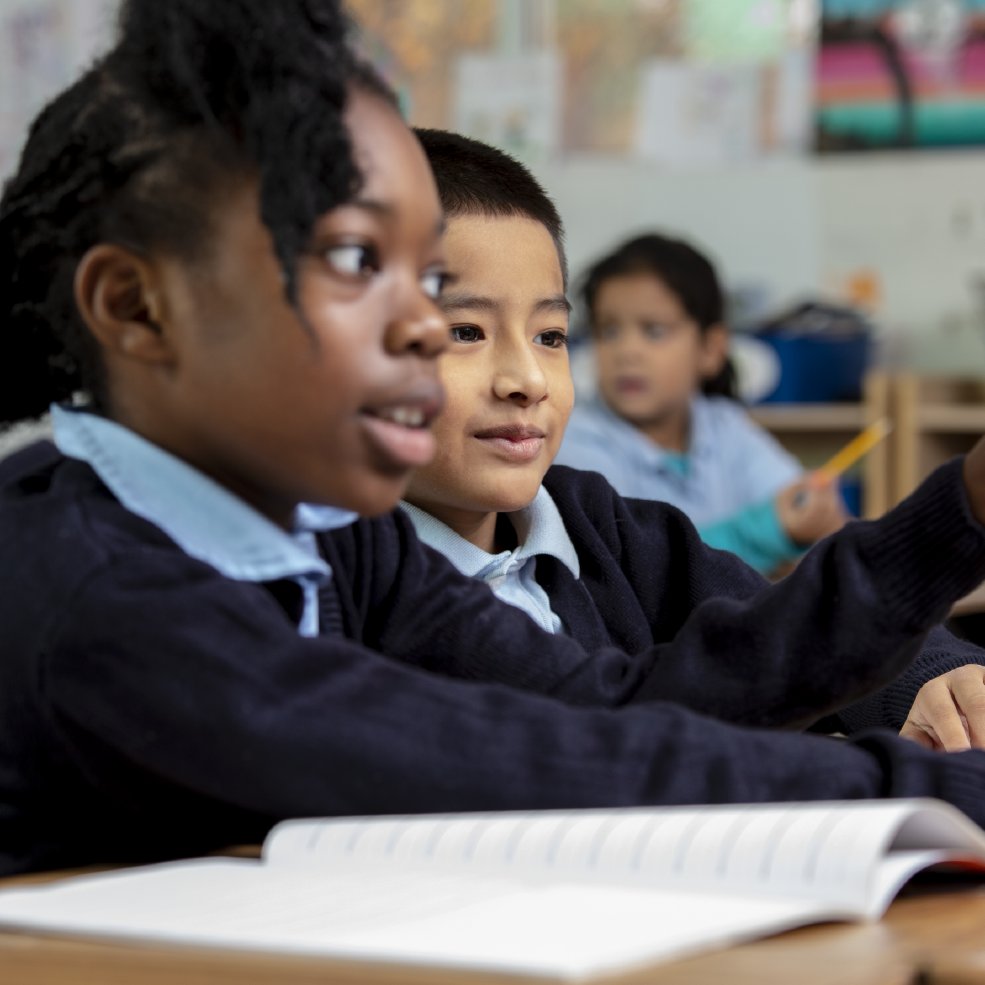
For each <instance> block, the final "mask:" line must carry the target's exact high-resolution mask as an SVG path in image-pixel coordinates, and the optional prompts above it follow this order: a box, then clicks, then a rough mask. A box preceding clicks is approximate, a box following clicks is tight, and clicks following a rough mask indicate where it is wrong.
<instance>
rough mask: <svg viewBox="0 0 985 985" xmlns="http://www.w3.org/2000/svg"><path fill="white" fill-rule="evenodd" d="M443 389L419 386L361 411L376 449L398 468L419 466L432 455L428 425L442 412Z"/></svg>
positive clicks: (433, 446)
mask: <svg viewBox="0 0 985 985" xmlns="http://www.w3.org/2000/svg"><path fill="white" fill-rule="evenodd" d="M443 403H444V392H443V390H442V389H441V387H440V386H438V385H436V384H435V385H430V384H429V385H427V386H422V387H420V388H418V389H417V390H415V391H414V392H413V393H412V394H405V395H403V396H402V397H401V398H399V399H397V400H394V401H393V402H392V403H387V404H381V405H379V406H376V407H372V408H365V409H364V410H363V411H362V415H361V417H362V421H363V426H364V428H365V430H366V434H367V435H368V437H369V439H370V442H371V443H372V444H373V445H374V446H375V448H376V450H377V452H379V453H381V454H382V455H383V457H384V458H386V459H388V460H389V462H390V464H391V465H393V466H395V467H397V468H399V469H414V468H420V466H422V465H427V463H428V462H430V461H431V459H432V458H434V453H435V439H434V435H433V434H432V433H431V430H430V429H431V424H432V423H433V422H434V419H435V418H436V417H437V416H438V413H439V412H440V411H441V407H442V405H443Z"/></svg>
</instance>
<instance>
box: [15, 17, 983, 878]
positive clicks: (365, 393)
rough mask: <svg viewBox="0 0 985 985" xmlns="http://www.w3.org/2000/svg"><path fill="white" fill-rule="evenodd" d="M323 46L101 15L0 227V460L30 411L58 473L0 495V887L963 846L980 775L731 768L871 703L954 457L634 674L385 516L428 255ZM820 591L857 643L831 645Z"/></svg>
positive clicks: (914, 765)
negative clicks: (488, 836) (650, 815)
mask: <svg viewBox="0 0 985 985" xmlns="http://www.w3.org/2000/svg"><path fill="white" fill-rule="evenodd" d="M346 31H347V25H346V22H345V19H344V17H343V16H342V14H341V12H340V10H339V9H338V6H337V4H336V3H335V2H332V0H277V3H256V2H253V0H169V2H168V3H161V2H160V0H128V2H127V3H125V5H124V7H123V11H122V17H121V27H120V35H119V40H118V42H117V44H116V46H115V47H114V48H113V49H112V50H111V52H110V53H109V54H108V55H107V56H105V57H104V58H103V59H102V60H101V61H99V62H98V63H97V64H96V65H94V66H93V68H92V69H90V70H89V71H88V72H87V73H86V74H85V75H84V76H83V78H82V79H80V80H79V81H78V82H77V83H76V84H75V85H74V86H72V87H71V88H70V89H68V90H67V91H65V92H64V93H62V94H61V95H60V96H58V97H57V98H56V99H55V100H54V102H53V103H52V104H51V105H50V106H49V107H48V108H47V109H46V110H45V111H43V112H42V114H41V115H40V117H39V118H38V120H37V121H36V123H35V124H34V126H33V128H32V131H31V134H30V136H29V139H28V141H27V144H26V147H25V150H24V153H23V157H22V160H21V163H20V167H19V169H18V172H17V173H16V174H15V175H14V177H13V179H12V180H11V182H10V183H9V184H8V186H7V188H6V190H5V192H4V195H3V197H2V199H0V278H2V280H0V315H2V318H0V347H2V352H0V375H2V381H0V384H2V385H0V401H2V403H0V422H2V423H3V424H11V423H14V422H17V421H20V420H23V419H26V418H29V417H31V416H33V415H37V414H39V413H42V412H44V411H45V410H46V409H47V408H48V407H49V406H52V405H53V409H52V415H53V427H54V435H55V444H54V445H52V444H50V443H47V442H40V443H37V444H34V445H31V446H29V447H27V448H25V449H23V450H22V451H20V452H18V453H16V454H14V455H13V456H11V457H9V458H7V459H5V460H4V461H3V462H2V463H0V544H2V546H3V558H4V562H5V563H4V565H3V567H2V568H0V635H2V638H3V659H2V660H0V873H12V872H17V871H23V870H29V869H40V868H55V867H65V866H75V865H82V864H90V863H96V862H103V863H105V862H125V861H136V860H148V859H152V858H166V857H178V856H186V855H188V854H191V853H201V852H205V851H209V850H213V849H217V848H220V847H222V846H225V845H229V844H233V843H249V842H255V841H258V840H260V838H261V837H262V836H263V834H264V833H265V832H266V830H267V829H268V828H269V827H270V825H271V824H272V823H274V822H275V821H277V820H279V819H282V818H285V817H290V816H308V815H323V814H372V813H381V812H394V811H397V812H421V811H454V810H479V809H485V810H495V809H506V808H540V807H576V806H589V805H592V806H598V805H617V804H650V803H652V804H655V803H668V804H669V803H697V802H721V801H726V800H733V801H739V800H741V801H762V800H778V799H798V800H799V799H820V798H829V797H874V796H904V795H919V794H932V795H936V796H940V797H943V798H946V799H949V800H951V801H952V802H954V803H955V804H957V805H958V806H959V807H962V808H963V809H965V810H966V811H967V812H968V813H969V814H971V815H972V816H973V817H975V818H976V819H977V820H979V821H985V807H983V805H985V754H983V753H981V752H979V751H977V750H972V751H969V752H964V753H958V754H955V755H952V756H943V755H940V754H938V753H935V752H932V751H929V750H926V749H922V748H920V747H918V746H917V745H916V744H914V743H908V742H905V741H903V740H901V739H899V738H897V737H895V736H892V735H891V734H883V733H872V734H869V735H866V736H864V737H859V738H858V739H855V738H852V739H849V740H845V741H843V742H836V741H833V740H829V739H826V738H823V737H818V736H807V735H800V734H794V733H789V734H787V733H783V732H778V731H775V730H774V729H772V728H769V729H768V728H765V727H766V726H788V727H795V726H798V725H803V724H805V723H807V722H809V721H813V720H815V719H816V718H817V717H819V716H820V715H823V714H825V713H826V712H828V711H830V710H832V709H833V708H835V707H837V706H839V705H840V704H841V703H843V702H845V701H848V700H851V699H853V698H856V697H858V696H860V695H861V694H862V693H864V692H865V691H866V690H868V689H870V688H872V687H874V686H875V685H877V684H879V683H882V682H883V681H885V680H887V679H888V678H889V677H891V676H892V675H894V674H895V673H897V672H899V671H900V670H901V669H902V668H903V667H904V666H906V664H907V662H908V661H909V660H910V659H911V657H912V656H913V654H914V653H915V652H916V651H917V649H918V648H919V644H920V639H921V637H922V634H923V633H924V632H925V631H926V630H927V629H928V628H929V627H930V626H932V625H933V624H934V623H935V622H936V621H937V620H938V619H939V618H940V616H941V614H942V613H943V611H944V610H945V609H946V608H947V606H948V605H949V603H950V602H951V601H952V600H953V599H955V598H957V597H959V596H960V595H961V594H963V593H964V592H966V591H967V590H968V589H969V588H970V587H971V585H972V584H973V583H974V582H976V581H977V580H979V579H981V578H982V577H985V560H983V559H985V550H983V547H985V531H983V530H982V528H981V526H980V524H979V519H978V518H980V517H982V516H985V475H983V473H985V448H983V449H979V450H977V451H976V452H975V453H972V455H970V456H969V457H968V459H966V460H965V462H964V464H963V465H961V464H954V465H952V466H950V467H948V468H946V469H945V470H943V471H942V472H941V473H939V474H937V475H936V476H935V477H934V478H933V479H931V480H930V482H929V483H928V484H927V485H926V486H925V487H924V488H923V489H922V490H921V491H920V492H919V493H918V494H917V495H916V496H915V497H914V498H913V500H911V501H910V502H909V503H908V504H907V505H906V506H904V507H902V508H901V509H900V511H898V512H897V513H896V514H895V515H894V516H891V517H889V518H887V519H886V520H885V521H882V522H881V525H880V524H874V525H871V526H865V525H859V529H858V530H857V531H855V532H853V533H852V534H851V535H850V536H847V537H844V538H842V539H840V540H839V541H838V543H837V545H836V546H832V547H830V548H828V549H825V548H824V546H823V545H822V547H821V548H819V549H818V551H817V552H812V555H811V558H810V559H809V560H808V562H806V563H805V564H804V565H803V566H802V567H801V570H799V571H798V572H797V579H796V580H794V579H787V581H786V583H783V584H780V585H777V586H773V587H771V588H767V589H765V590H764V591H763V592H761V593H758V594H757V595H756V596H755V597H754V598H750V599H746V600H734V599H733V600H723V601H720V602H719V601H716V600H715V599H709V600H708V601H707V602H705V603H704V604H703V605H701V606H699V607H697V608H696V609H695V611H694V612H693V613H691V614H689V615H688V617H687V618H686V619H684V620H682V624H681V626H680V628H679V631H678V632H677V634H676V635H675V637H674V638H673V639H672V640H669V641H665V642H663V643H661V644H659V645H654V646H650V647H644V648H641V649H640V650H639V652H634V653H632V654H626V653H622V652H620V651H619V650H617V649H615V648H613V647H601V648H599V649H597V650H594V651H592V652H591V653H589V652H588V651H586V650H585V649H584V648H582V647H580V646H578V645H577V644H575V643H574V642H573V641H572V640H570V639H567V638H565V637H563V636H556V635H551V634H548V633H544V632H543V631H541V630H540V629H539V628H537V627H536V626H535V624H534V623H533V622H532V621H531V620H530V619H529V618H528V617H527V616H526V615H525V614H523V613H522V612H519V611H517V610H516V609H514V608H512V607H510V606H506V605H503V604H501V603H499V602H497V601H496V600H495V599H494V597H493V596H492V594H491V593H490V592H489V591H488V589H486V588H485V587H484V586H481V585H477V584H476V583H474V582H473V581H471V580H469V579H467V578H464V577H462V576H461V575H459V574H458V573H457V572H456V571H455V570H454V569H453V568H452V567H451V566H450V565H449V563H448V562H447V561H446V560H445V559H444V558H442V557H440V556H439V555H437V554H436V553H434V552H432V551H430V550H428V549H427V548H425V547H424V546H423V545H421V544H420V542H419V541H418V540H417V539H416V537H415V535H414V533H413V529H412V527H411V525H410V523H409V521H407V520H406V519H403V518H401V517H400V516H399V515H395V514H393V513H392V512H387V511H389V510H391V508H392V507H393V506H394V505H395V504H396V502H397V501H398V499H399V497H400V496H401V495H402V493H403V492H404V489H405V487H406V484H407V481H408V478H409V474H410V471H411V469H412V468H413V467H415V466H418V465H421V464H423V462H424V461H426V460H427V459H428V458H430V456H431V454H432V453H433V451H434V438H433V436H432V435H431V433H430V430H429V425H430V424H431V422H432V420H433V418H434V416H435V415H436V413H437V412H438V410H439V408H440V405H441V400H442V397H441V389H440V386H439V384H438V379H437V374H436V366H435V363H436V357H437V355H438V354H439V353H440V352H441V350H442V348H443V347H444V346H445V344H446V339H447V326H446V323H445V322H444V320H443V319H442V317H441V315H440V312H439V311H438V309H437V308H436V307H435V303H434V302H435V299H436V297H437V295H438V293H439V291H440V287H441V282H442V278H443V262H442V252H441V242H440V232H441V226H442V217H441V211H440V208H439V204H438V198H437V195H436V192H435V189H434V184H433V180H432V178H431V175H430V173H429V171H428V169H427V166H426V161H425V158H424V156H423V154H422V152H421V150H420V147H419V145H418V144H417V142H416V141H415V139H414V137H413V135H412V134H411V132H410V131H409V130H408V129H407V127H406V126H405V125H404V123H403V122H402V121H401V119H400V117H399V115H398V113H397V112H396V110H395V109H394V105H393V101H392V99H391V98H390V96H389V94H388V92H387V90H386V87H385V86H384V85H383V84H382V83H380V82H379V81H378V79H377V78H376V76H375V75H374V74H373V73H372V72H371V71H370V70H369V69H367V68H366V67H365V66H363V65H362V64H361V63H360V62H359V61H358V59H357V58H355V57H354V56H353V55H352V54H351V52H350V50H349V48H348V46H347V44H346ZM350 511H355V512H358V513H360V514H362V515H363V517H366V518H363V519H358V518H356V517H355V516H354V515H353V512H350ZM671 527H672V528H673V529H669V531H668V535H669V536H671V537H673V538H674V539H675V540H676V541H677V542H678V543H679V544H680V546H681V549H682V551H683V552H685V553H686V552H687V551H701V550H703V548H702V547H701V545H700V542H699V541H698V540H697V538H696V537H695V536H694V534H693V531H692V530H691V529H690V527H688V526H687V525H686V524H676V525H675V524H674V523H671ZM942 553H943V554H944V555H946V558H947V560H946V563H944V562H942V561H941V560H940V556H941V554H942ZM915 566H920V567H922V569H923V579H922V580H920V579H916V578H914V577H913V576H912V575H909V576H908V575H907V572H911V571H912V570H913V569H914V567H915ZM825 570H838V572H839V574H840V575H841V586H842V589H843V591H844V592H845V593H861V594H863V595H864V594H867V593H868V594H871V593H875V594H876V595H878V596H879V597H880V598H882V597H883V596H884V597H885V598H886V599H887V600H888V601H887V602H886V603H885V605H884V606H883V607H882V609H881V611H882V613H883V615H884V623H885V624H884V625H883V624H880V625H879V626H878V627H874V628H873V629H872V630H871V631H866V632H865V633H860V632H859V630H858V627H853V626H845V625H839V624H836V621H835V620H832V619H831V618H830V617H831V615H832V613H833V612H837V611H839V610H838V608H837V605H836V601H837V600H835V599H831V598H827V597H825V596H824V595H823V593H821V592H820V591H819V590H818V588H819V585H820V576H819V573H820V572H822V571H825ZM822 654H823V656H824V661H823V662H821V661H819V660H818V659H817V658H818V657H819V656H820V655H822Z"/></svg>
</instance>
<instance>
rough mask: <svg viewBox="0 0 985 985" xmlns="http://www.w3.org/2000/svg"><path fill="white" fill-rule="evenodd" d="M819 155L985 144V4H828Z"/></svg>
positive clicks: (831, 0) (821, 58)
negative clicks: (828, 152)
mask: <svg viewBox="0 0 985 985" xmlns="http://www.w3.org/2000/svg"><path fill="white" fill-rule="evenodd" d="M821 13H822V20H821V34H820V45H819V50H818V56H817V70H816V102H817V120H816V121H817V148H818V150H820V151H841V150H866V149H879V148H897V149H899V148H919V147H956V146H967V145H981V144H985V0H895V2H893V0H824V3H823V4H822V9H821Z"/></svg>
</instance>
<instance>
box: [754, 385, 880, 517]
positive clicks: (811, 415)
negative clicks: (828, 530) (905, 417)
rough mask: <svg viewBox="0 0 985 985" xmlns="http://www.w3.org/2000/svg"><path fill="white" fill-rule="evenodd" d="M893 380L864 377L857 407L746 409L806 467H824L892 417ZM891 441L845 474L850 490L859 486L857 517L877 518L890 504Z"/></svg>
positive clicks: (796, 405)
mask: <svg viewBox="0 0 985 985" xmlns="http://www.w3.org/2000/svg"><path fill="white" fill-rule="evenodd" d="M891 384H892V380H891V378H890V377H889V376H888V375H886V374H884V373H881V372H870V373H869V374H868V375H867V376H866V379H865V385H864V395H863V399H862V400H861V401H860V402H858V403H824V404H805V403H790V404H772V403H767V404H759V405H758V406H755V407H751V408H750V410H749V413H750V415H751V416H752V418H753V420H755V421H756V422H758V423H759V424H760V425H762V426H763V427H764V428H766V430H767V431H769V432H770V433H771V434H772V435H773V436H774V437H775V438H776V439H777V440H778V441H779V442H780V444H782V445H783V446H784V448H786V449H787V450H788V451H789V452H791V454H793V455H796V456H797V458H798V459H800V461H801V462H803V464H804V466H805V468H808V469H810V468H816V467H818V466H819V465H822V464H823V463H824V462H825V461H827V459H828V458H830V457H831V456H832V455H833V454H834V453H835V452H836V451H838V449H839V448H841V447H842V446H843V445H845V444H847V443H848V442H849V441H850V440H851V439H852V438H854V437H855V435H856V434H858V433H859V432H860V431H861V430H862V429H863V428H864V427H866V426H867V425H868V424H871V423H872V422H873V421H876V420H878V419H879V418H881V417H885V416H887V415H891V414H892V410H891V395H892V390H893V387H892V385H891ZM892 457H893V456H892V448H891V440H889V439H887V441H884V442H882V443H881V444H880V445H878V446H876V448H874V449H873V450H872V451H871V452H870V453H869V454H868V455H867V456H866V457H865V458H864V459H863V460H862V462H860V463H859V465H858V466H856V467H855V468H854V469H852V470H850V471H849V473H848V475H846V476H845V484H846V486H848V487H849V488H850V487H851V486H852V485H853V484H854V483H855V482H856V481H857V482H859V483H860V484H861V504H860V506H861V515H862V516H866V517H873V516H879V515H881V514H882V513H884V512H885V511H886V510H887V509H889V507H890V506H892V505H893V502H895V500H894V499H893V488H892V486H891V483H890V478H891V475H892V464H891V462H892Z"/></svg>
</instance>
